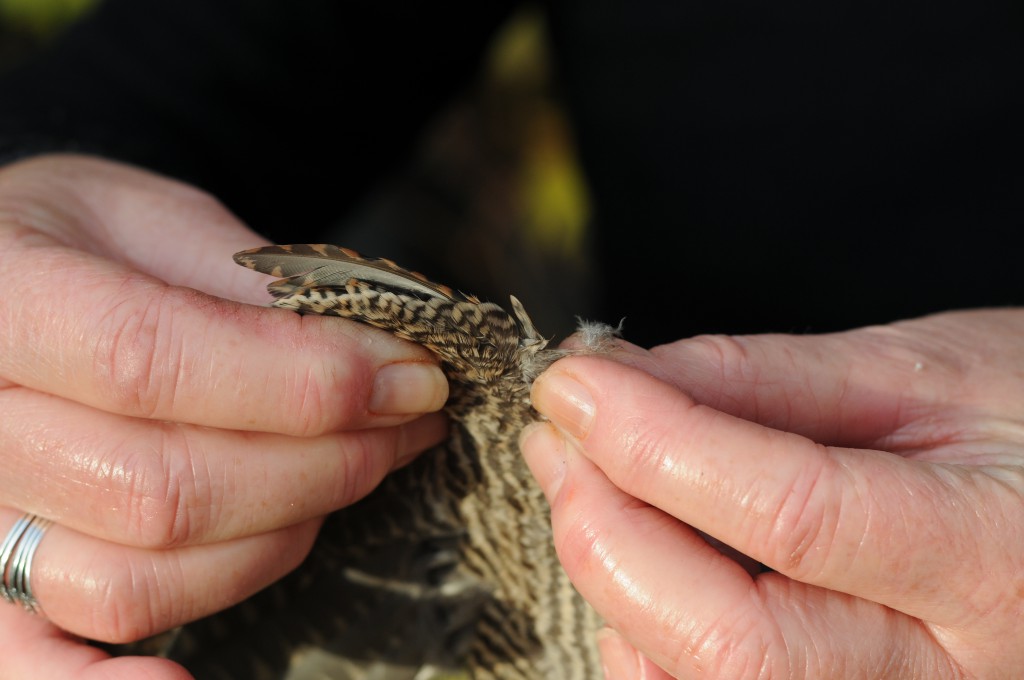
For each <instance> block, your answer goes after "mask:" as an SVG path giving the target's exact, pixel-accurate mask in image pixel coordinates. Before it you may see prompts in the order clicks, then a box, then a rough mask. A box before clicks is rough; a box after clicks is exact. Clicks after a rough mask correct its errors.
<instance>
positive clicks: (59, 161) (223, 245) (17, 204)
mask: <svg viewBox="0 0 1024 680" xmlns="http://www.w3.org/2000/svg"><path fill="white" fill-rule="evenodd" d="M3 179H4V181H3V182H2V190H0V213H2V212H3V210H4V207H5V206H9V207H8V210H9V211H10V212H11V213H16V214H17V215H18V220H17V222H18V223H19V224H20V225H21V226H22V227H25V226H30V227H32V228H34V229H36V230H38V231H39V232H40V233H43V234H47V235H49V236H51V237H52V238H53V239H55V240H56V241H57V242H59V243H61V244H63V245H66V246H71V247H72V248H74V249H76V250H84V251H87V252H92V253H95V254H102V255H110V256H116V259H119V260H120V261H122V262H124V263H126V264H128V265H130V266H131V267H132V268H134V269H137V270H139V271H143V272H146V273H148V274H150V275H152V276H155V277H157V278H159V279H161V280H163V281H166V282H167V283H170V284H173V285H179V286H188V287H191V288H198V289H200V290H203V291H205V292H207V293H210V294H212V295H216V296H218V297H224V298H229V299H233V300H242V301H244V302H249V303H253V304H263V303H265V302H266V300H267V299H268V297H267V292H266V288H265V282H264V281H261V280H259V277H254V276H252V273H251V272H248V273H247V272H245V271H244V270H242V269H241V268H240V267H238V266H236V265H235V264H234V262H233V260H232V258H231V256H232V255H233V254H234V253H236V252H238V251H239V250H242V249H245V248H253V247H256V246H259V245H264V244H266V243H268V242H267V240H266V239H264V238H263V237H261V236H259V235H257V234H256V233H255V232H253V231H252V230H251V229H249V228H248V227H246V226H245V225H244V224H242V223H241V222H239V221H238V219H237V218H236V217H235V216H234V215H232V214H231V213H230V212H229V211H228V210H227V209H226V208H224V206H223V205H221V204H220V203H219V202H218V201H217V200H216V199H214V198H213V197H212V196H210V195H209V194H207V193H205V192H202V191H200V190H198V189H195V188H193V187H191V186H188V185H186V184H183V183H182V182H177V181H174V180H172V179H169V178H166V177H162V176H160V175H157V174H155V173H152V172H149V171H146V170H143V169H141V168H137V167H134V166H129V165H125V164H122V163H116V162H113V161H109V160H106V159H100V158H94V157H89V156H82V155H74V154H53V155H44V156H38V157H35V158H30V159H28V160H25V161H22V162H20V163H16V164H12V165H11V166H8V167H7V168H5V170H4V174H3ZM29 202H31V210H26V209H25V208H26V206H27V205H28V204H29Z"/></svg>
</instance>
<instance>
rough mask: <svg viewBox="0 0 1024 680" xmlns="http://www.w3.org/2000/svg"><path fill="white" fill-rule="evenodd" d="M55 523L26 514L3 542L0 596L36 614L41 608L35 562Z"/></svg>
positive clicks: (0, 563)
mask: <svg viewBox="0 0 1024 680" xmlns="http://www.w3.org/2000/svg"><path fill="white" fill-rule="evenodd" d="M52 524H53V522H51V521H50V520H48V519H45V518H43V517H39V516H38V515H33V514H31V513H26V514H24V515H22V516H21V517H19V518H18V521H17V522H15V523H14V526H13V527H11V530H10V531H9V532H7V536H6V537H5V538H4V540H3V543H0V597H3V599H4V600H6V601H7V602H11V603H14V602H17V603H20V604H21V606H23V607H24V608H25V609H27V610H28V611H30V612H33V613H38V612H40V611H41V609H40V608H39V602H38V601H37V600H36V598H35V596H34V595H33V594H32V560H33V559H34V558H35V555H36V549H37V548H38V547H39V543H40V542H41V541H42V540H43V535H44V534H45V533H46V530H47V529H49V528H50V525H52Z"/></svg>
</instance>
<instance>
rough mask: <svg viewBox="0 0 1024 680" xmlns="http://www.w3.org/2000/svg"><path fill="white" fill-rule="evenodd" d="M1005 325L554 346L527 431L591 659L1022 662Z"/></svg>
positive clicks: (1012, 396) (714, 673)
mask: <svg viewBox="0 0 1024 680" xmlns="http://www.w3.org/2000/svg"><path fill="white" fill-rule="evenodd" d="M1022 339H1024V312H1022V311H1019V310H998V311H996V310H993V311H978V312H961V313H949V314H943V315H937V316H932V317H927V318H922V319H919V320H914V321H907V322H903V323H897V324H893V325H891V326H885V327H872V328H865V329H861V330H856V331H851V332H847V333H840V334H833V335H822V336H806V337H793V336H781V335H765V336H748V337H699V338H695V339H691V340H683V341H680V342H677V343H674V344H670V345H666V346H662V347H657V348H655V349H653V350H651V351H649V352H648V351H644V350H641V349H639V348H636V347H632V346H629V345H627V344H625V343H623V344H622V346H621V349H620V350H619V351H617V352H615V353H613V354H612V355H610V356H608V357H573V358H568V359H564V360H562V361H560V362H558V363H556V364H555V365H554V366H553V367H552V368H551V369H549V371H548V372H547V373H545V374H544V375H542V376H541V377H540V378H539V380H538V381H537V382H536V384H535V386H534V389H533V399H534V403H535V405H536V407H537V408H538V409H539V410H540V411H541V413H543V414H544V415H546V416H548V417H549V418H551V420H552V422H553V423H554V424H553V425H552V424H541V425H535V426H533V429H531V430H529V431H528V432H527V434H526V435H525V436H524V439H523V447H524V453H525V455H526V457H527V461H528V463H529V464H530V466H531V469H532V470H533V471H534V473H535V475H536V476H537V477H538V479H539V480H540V482H541V483H542V486H543V487H544V489H545V492H546V494H547V496H548V498H549V501H550V502H551V504H552V509H553V524H554V529H555V535H556V542H557V546H558V551H559V555H560V559H561V561H562V563H563V564H564V566H565V567H566V569H567V570H568V572H569V575H570V577H571V578H572V579H573V581H574V583H575V584H576V586H577V587H578V588H579V590H580V591H581V592H582V593H583V595H584V596H585V597H586V598H587V599H588V600H590V601H591V603H593V604H594V606H595V607H596V608H597V609H598V610H599V612H600V613H601V614H602V615H603V616H604V617H605V618H606V621H607V623H608V626H609V630H608V631H606V632H604V634H603V635H602V639H601V647H602V654H603V659H604V662H605V664H606V672H607V675H608V677H609V678H614V679H615V680H629V679H635V678H645V679H646V680H653V679H660V678H668V677H676V678H698V677H699V678H881V677H885V678H960V677H970V678H1010V677H1019V674H1020V669H1021V668H1022V667H1024V625H1022V623H1024V467H1022V460H1024V341H1022ZM699 532H703V533H704V534H706V535H707V536H710V537H713V538H714V539H717V540H718V541H720V542H721V543H723V544H726V545H727V546H731V548H732V549H734V551H738V552H739V553H742V554H743V555H747V556H749V557H750V558H753V560H755V561H756V562H760V563H762V564H763V565H766V566H767V567H769V568H770V569H756V568H755V569H750V568H749V567H750V566H751V561H750V560H747V561H746V562H744V561H743V560H737V559H736V557H735V555H736V553H735V552H733V553H732V555H733V556H731V557H730V556H727V554H724V553H723V551H720V550H718V549H716V548H714V547H712V546H711V545H710V544H709V543H708V542H707V541H706V540H705V539H704V538H703V537H702V535H701V533H699ZM754 564H756V563H754Z"/></svg>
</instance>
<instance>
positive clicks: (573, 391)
mask: <svg viewBox="0 0 1024 680" xmlns="http://www.w3.org/2000/svg"><path fill="white" fill-rule="evenodd" d="M530 396H531V398H532V400H533V406H534V408H536V409H537V410H538V411H539V412H540V413H541V414H543V415H545V416H547V417H548V418H550V419H551V422H553V423H555V424H556V425H558V426H559V427H561V428H562V429H563V430H565V431H566V432H568V433H569V434H571V435H572V436H573V437H576V438H577V439H583V438H584V437H585V436H586V435H587V432H588V431H589V430H590V424H591V423H592V422H594V413H595V412H596V411H597V409H596V407H595V406H594V398H593V396H591V394H590V390H588V389H587V388H586V387H585V386H584V385H583V383H581V382H579V381H578V380H575V379H574V378H572V377H570V376H569V375H567V374H565V373H562V372H558V371H556V372H554V373H544V374H543V375H541V377H540V378H538V379H537V382H535V383H534V384H533V391H532V393H531V395H530Z"/></svg>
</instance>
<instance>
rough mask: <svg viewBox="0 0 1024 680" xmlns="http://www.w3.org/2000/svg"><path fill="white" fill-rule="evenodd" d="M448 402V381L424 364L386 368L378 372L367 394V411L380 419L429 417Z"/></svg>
mask: <svg viewBox="0 0 1024 680" xmlns="http://www.w3.org/2000/svg"><path fill="white" fill-rule="evenodd" d="M447 399H448V380H447V379H446V378H445V377H444V373H442V372H441V369H440V368H438V367H437V366H435V365H434V364H427V363H412V362H408V363H399V364H388V365H387V366H383V367H381V368H379V369H378V370H377V375H376V376H374V379H373V391H372V392H371V393H370V404H369V406H370V411H372V412H373V413H377V414H381V415H413V414H418V413H431V412H433V411H437V410H439V409H440V408H441V407H442V406H444V402H445V400H447Z"/></svg>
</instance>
